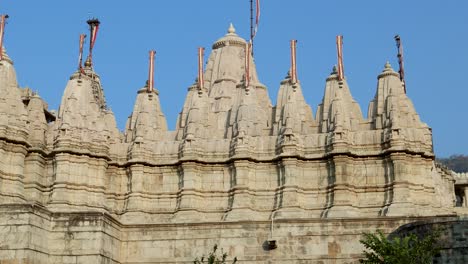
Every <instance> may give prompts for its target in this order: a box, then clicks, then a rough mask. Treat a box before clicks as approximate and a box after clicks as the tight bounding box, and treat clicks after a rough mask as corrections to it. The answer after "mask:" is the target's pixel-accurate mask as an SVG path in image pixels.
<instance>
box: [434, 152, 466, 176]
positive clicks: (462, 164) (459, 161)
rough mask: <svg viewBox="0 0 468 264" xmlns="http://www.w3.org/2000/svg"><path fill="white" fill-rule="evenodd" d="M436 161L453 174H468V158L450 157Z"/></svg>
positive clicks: (461, 156) (460, 156)
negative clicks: (453, 172)
mask: <svg viewBox="0 0 468 264" xmlns="http://www.w3.org/2000/svg"><path fill="white" fill-rule="evenodd" d="M438 161H439V162H440V163H442V164H444V165H445V166H447V167H448V168H449V169H451V170H453V171H455V172H468V156H463V155H452V156H450V157H449V158H444V159H438Z"/></svg>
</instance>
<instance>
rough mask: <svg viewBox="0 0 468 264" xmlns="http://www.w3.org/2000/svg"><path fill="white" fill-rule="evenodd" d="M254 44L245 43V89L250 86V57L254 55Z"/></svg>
mask: <svg viewBox="0 0 468 264" xmlns="http://www.w3.org/2000/svg"><path fill="white" fill-rule="evenodd" d="M251 49H252V42H250V41H249V42H248V43H245V87H246V88H247V87H249V85H250V56H251V54H252V51H251Z"/></svg>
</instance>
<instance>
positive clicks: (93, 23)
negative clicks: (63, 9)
mask: <svg viewBox="0 0 468 264" xmlns="http://www.w3.org/2000/svg"><path fill="white" fill-rule="evenodd" d="M86 22H87V23H88V25H89V31H90V38H89V55H88V57H89V59H90V61H91V63H92V60H93V48H94V44H95V43H96V37H97V33H98V30H99V24H101V22H100V21H99V20H98V19H96V18H93V19H90V20H88V21H86Z"/></svg>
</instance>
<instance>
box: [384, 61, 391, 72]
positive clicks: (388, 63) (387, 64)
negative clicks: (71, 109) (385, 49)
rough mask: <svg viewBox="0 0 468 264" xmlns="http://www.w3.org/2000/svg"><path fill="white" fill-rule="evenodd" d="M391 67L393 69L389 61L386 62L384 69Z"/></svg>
mask: <svg viewBox="0 0 468 264" xmlns="http://www.w3.org/2000/svg"><path fill="white" fill-rule="evenodd" d="M391 69H392V65H390V62H389V61H387V62H386V63H385V69H384V71H388V70H391Z"/></svg>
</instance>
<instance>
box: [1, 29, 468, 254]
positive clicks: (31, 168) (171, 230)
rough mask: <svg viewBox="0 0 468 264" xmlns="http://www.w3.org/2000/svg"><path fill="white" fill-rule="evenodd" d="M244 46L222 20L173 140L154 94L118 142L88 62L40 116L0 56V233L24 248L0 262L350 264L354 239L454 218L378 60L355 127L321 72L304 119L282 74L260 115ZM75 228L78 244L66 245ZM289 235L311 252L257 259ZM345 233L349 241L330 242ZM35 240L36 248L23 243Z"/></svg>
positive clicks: (407, 107)
mask: <svg viewBox="0 0 468 264" xmlns="http://www.w3.org/2000/svg"><path fill="white" fill-rule="evenodd" d="M245 43H246V42H245V40H244V39H242V38H241V37H239V36H238V35H237V34H236V32H235V29H234V27H233V26H232V25H231V26H230V28H229V29H228V33H227V34H226V35H225V36H224V37H222V38H220V39H219V40H217V41H216V42H215V43H214V44H213V50H212V52H211V55H210V56H209V59H208V61H207V65H206V71H205V77H206V78H205V81H204V82H205V83H204V88H203V89H200V88H199V87H197V85H196V83H197V82H195V84H194V85H192V86H190V87H189V89H188V93H187V97H186V101H185V104H184V106H183V109H182V110H181V112H180V114H179V116H178V121H177V125H176V128H175V131H169V130H168V128H167V124H166V119H165V116H164V114H163V113H162V111H161V106H160V102H159V92H158V91H157V90H154V91H152V92H147V90H146V89H145V88H143V89H140V90H139V91H138V92H137V95H136V101H135V106H134V108H133V112H132V113H131V115H130V116H129V118H128V121H127V124H126V127H125V131H124V132H120V131H119V130H118V129H117V126H116V123H115V118H114V115H113V113H112V111H111V110H110V109H109V108H108V107H107V105H106V101H105V98H104V92H103V89H102V86H101V82H100V78H99V75H98V74H97V73H96V72H94V70H93V69H92V67H91V64H90V63H87V64H85V68H84V72H75V73H73V74H72V76H71V77H70V80H69V81H68V83H67V85H66V87H65V91H64V94H63V97H62V101H61V104H60V108H59V110H58V112H57V114H56V116H53V115H52V114H51V111H49V110H47V104H46V103H45V102H44V101H43V100H42V99H41V98H40V97H39V96H38V95H37V94H34V93H32V92H31V91H30V90H28V89H21V88H19V87H18V84H17V81H16V75H15V70H14V67H13V62H12V60H11V59H10V58H9V57H8V56H7V55H6V52H5V50H4V49H3V50H4V52H5V54H4V60H2V61H0V110H1V111H0V117H1V118H0V197H1V202H0V210H2V212H3V213H2V215H4V216H2V217H0V224H1V225H2V226H4V227H7V229H8V230H10V229H11V230H12V228H16V227H14V226H23V227H25V228H26V229H27V230H26V229H25V230H23V229H21V228H18V229H16V231H14V232H16V233H14V232H13V231H8V230H7V231H5V230H6V229H4V231H1V230H0V233H1V234H2V235H4V236H3V237H9V236H12V234H16V235H17V236H18V237H24V236H28V237H32V238H31V240H28V241H22V240H11V241H13V242H5V241H3V240H1V239H0V246H3V244H1V243H7V244H8V248H9V249H6V250H4V251H2V250H3V248H5V247H2V249H1V250H0V259H8V258H10V257H9V256H17V257H12V258H16V259H24V260H31V259H37V260H38V261H37V262H34V263H134V262H138V261H146V262H148V263H149V262H152V263H167V262H168V260H171V261H173V260H175V261H181V262H183V261H191V260H193V258H191V256H196V255H197V254H196V252H191V251H189V250H188V248H196V249H197V250H199V249H200V245H198V244H196V242H195V241H197V240H200V239H202V240H204V241H205V242H203V243H205V244H206V243H211V242H213V241H214V240H213V239H214V238H206V237H205V238H202V236H203V235H202V234H204V235H207V234H208V233H209V234H210V235H211V234H213V236H214V237H216V239H220V243H221V244H224V245H226V246H227V247H229V250H231V251H232V253H233V254H231V255H237V257H238V258H239V259H240V260H241V261H251V262H252V263H253V262H256V263H263V262H261V261H259V260H258V259H269V258H271V260H275V261H277V262H278V263H287V262H288V261H287V259H289V257H290V256H295V258H296V257H297V259H302V260H305V261H308V260H310V261H318V260H320V259H323V258H324V255H323V254H324V253H323V252H322V251H321V250H322V247H328V250H329V251H328V252H329V256H330V257H331V258H336V259H346V258H350V259H356V256H358V253H359V252H360V251H359V247H356V246H355V245H356V244H358V238H359V235H360V231H364V230H370V229H372V228H376V227H378V226H379V225H381V224H383V225H386V226H385V230H387V231H389V232H390V231H391V230H392V229H393V228H396V227H397V226H398V225H401V224H403V223H406V222H408V221H410V220H411V219H413V220H417V219H419V218H421V217H436V216H440V215H450V214H456V213H457V212H458V211H456V209H455V207H454V206H455V190H454V177H455V178H456V179H458V178H463V177H461V176H457V175H453V174H452V173H451V172H449V171H446V170H442V169H440V168H439V167H437V166H436V165H435V163H434V153H433V150H432V134H431V129H430V128H429V127H428V126H427V125H426V124H424V123H422V122H421V121H420V119H419V116H418V114H417V113H416V111H415V108H414V106H413V105H412V103H411V101H410V99H409V98H408V97H407V96H406V94H405V93H404V91H403V87H402V85H401V82H400V80H399V78H398V74H397V73H396V72H395V71H394V70H393V69H392V68H391V66H390V65H389V64H388V63H387V64H386V65H385V67H384V70H383V72H382V73H381V74H380V75H379V76H378V82H377V92H376V95H375V98H374V99H373V100H372V101H371V103H370V105H369V110H368V118H367V119H365V118H363V116H362V113H361V110H360V107H359V105H358V103H357V102H356V101H355V100H354V99H353V97H352V95H351V92H350V88H349V87H348V84H347V82H346V79H344V80H343V81H339V80H338V77H337V73H336V69H334V70H333V71H332V73H331V74H330V76H329V77H328V78H327V80H326V82H325V91H324V96H323V99H322V102H321V103H320V105H319V106H318V109H317V111H316V115H315V118H314V116H313V112H312V109H311V107H310V106H309V105H307V103H306V101H305V99H304V96H303V94H302V89H303V88H302V87H301V84H300V82H297V83H295V84H293V83H291V81H290V78H291V77H290V76H289V74H288V76H286V78H285V79H284V80H283V81H282V82H281V83H280V89H279V93H278V97H277V103H276V105H275V106H272V104H271V102H270V99H269V96H268V90H267V88H266V87H265V86H264V85H263V84H261V82H260V81H259V78H258V75H257V72H256V68H255V63H254V60H253V58H252V59H251V61H250V67H251V82H250V85H249V86H248V87H245V84H244V83H245V82H244V72H245V68H244V67H245V62H244V60H245ZM161 91H162V92H164V88H161ZM465 178H466V177H465ZM22 217H25V218H28V219H29V220H27V221H26V222H27V223H26V224H25V222H21V221H22V220H20V219H23V218H22ZM11 219H16V220H11ZM20 222H21V223H20ZM33 223H34V224H33ZM274 223H280V226H276V227H275V228H274V229H273V225H274ZM346 223H354V224H362V225H365V226H366V227H363V229H359V230H354V229H352V228H350V227H349V226H348V227H347V226H346ZM241 225H242V226H241ZM203 226H204V228H210V229H211V231H212V232H213V233H210V232H206V231H205V232H201V231H200V230H201V229H200V228H201V227H203ZM37 227H40V228H37ZM227 227H229V228H227ZM336 227H340V228H341V227H342V228H343V230H348V231H340V230H341V229H340V228H336ZM325 229H326V230H330V231H329V232H328V233H323V232H322V231H321V230H325ZM80 230H81V231H80ZM165 230H166V231H167V233H164V232H166V231H165ZM252 230H256V231H252ZM264 230H266V231H264ZM270 230H271V231H270ZM273 230H275V231H274V232H273ZM304 230H306V231H304ZM78 231H80V232H82V233H81V234H82V235H83V239H84V238H86V241H88V242H89V243H91V244H92V246H89V245H91V244H89V245H88V244H81V243H79V242H77V241H78V240H79V239H80V238H79V237H80V234H79V233H77V232H78ZM251 231H252V232H251ZM2 232H3V233H2ZM12 232H13V233H12ZM255 232H258V233H255ZM288 232H289V235H288ZM301 232H303V233H304V234H306V233H307V234H311V239H312V240H313V239H315V238H313V237H314V236H315V235H317V237H320V239H319V240H317V241H315V242H313V243H315V244H314V245H319V246H318V247H315V246H311V245H312V244H311V245H309V246H310V247H302V246H301V247H300V248H302V249H301V250H302V251H297V252H296V251H294V250H295V249H292V251H287V250H286V251H284V254H283V253H274V254H271V255H264V251H263V247H262V246H261V243H263V242H259V241H260V240H262V239H264V240H266V239H267V238H268V239H271V238H274V237H275V236H280V237H281V238H284V240H277V241H278V243H279V245H278V249H281V248H282V246H283V245H282V244H281V243H283V242H282V241H286V240H287V241H290V243H298V244H301V243H303V242H300V241H302V240H300V237H301V236H302V235H303V233H301ZM346 232H350V233H349V234H352V235H351V236H352V237H353V239H355V241H354V240H353V241H354V242H350V241H348V240H346V239H344V240H342V239H340V238H342V237H343V236H345V235H344V234H345V233H346ZM319 233H320V234H319ZM299 234H301V235H299ZM347 234H348V233H347ZM41 236H43V237H47V239H48V240H47V241H48V242H47V243H43V244H40V243H36V242H35V241H36V240H35V239H38V238H39V237H41ZM231 238H233V239H232V240H231ZM163 239H173V240H171V241H179V240H177V239H184V240H186V241H187V242H186V244H183V245H182V244H180V245H179V244H177V243H179V242H174V243H176V244H171V243H172V242H171V243H166V242H164V241H165V240H163ZM264 240H262V241H264ZM324 241H325V242H324ZM88 242H87V243H88ZM147 243H149V244H147ZM304 243H306V242H304ZM307 243H308V242H307ZM324 243H325V244H324ZM257 244H258V245H257ZM194 245H198V246H194ZM254 245H257V246H254ZM292 247H294V246H292ZM19 248H23V249H22V250H20V249H19ZM309 248H320V250H319V251H316V250H315V249H314V250H315V251H314V250H312V249H309ZM344 248H348V249H350V250H347V251H344V250H343V249H344ZM351 248H352V249H351ZM149 249H151V250H149ZM249 249H251V252H250V251H248V250H249ZM283 249H284V248H283ZM310 250H312V251H310ZM153 251H154V252H158V253H157V254H156V253H152V252H153ZM185 251H187V252H185ZM203 251H204V250H200V252H203ZM293 251H294V252H293ZM2 252H4V253H2ZM249 252H250V253H249ZM277 252H282V251H277ZM291 252H292V253H291ZM325 252H326V249H325ZM289 253H291V254H289ZM8 254H10V255H8ZM11 254H13V255H11ZM15 254H16V255H15ZM21 254H23V255H21ZM260 256H261V257H260ZM10 259H11V258H10ZM291 262H294V261H291Z"/></svg>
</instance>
